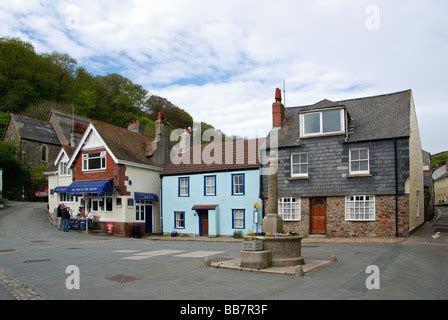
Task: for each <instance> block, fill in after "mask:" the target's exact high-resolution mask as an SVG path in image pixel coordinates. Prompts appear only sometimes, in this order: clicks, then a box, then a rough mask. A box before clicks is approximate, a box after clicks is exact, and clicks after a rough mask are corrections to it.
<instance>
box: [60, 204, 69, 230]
mask: <svg viewBox="0 0 448 320" xmlns="http://www.w3.org/2000/svg"><path fill="white" fill-rule="evenodd" d="M62 221H63V223H62V224H63V231H64V232H68V225H69V223H70V212H69V211H68V208H67V207H66V206H64V207H63V208H62Z"/></svg>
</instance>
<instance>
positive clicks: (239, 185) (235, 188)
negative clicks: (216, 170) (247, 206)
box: [232, 173, 244, 196]
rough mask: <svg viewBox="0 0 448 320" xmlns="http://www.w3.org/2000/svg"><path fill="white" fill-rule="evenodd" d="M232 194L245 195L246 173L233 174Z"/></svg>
mask: <svg viewBox="0 0 448 320" xmlns="http://www.w3.org/2000/svg"><path fill="white" fill-rule="evenodd" d="M232 195H236V196H241V195H244V174H240V173H238V174H232Z"/></svg>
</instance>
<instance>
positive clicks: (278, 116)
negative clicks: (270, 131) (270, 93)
mask: <svg viewBox="0 0 448 320" xmlns="http://www.w3.org/2000/svg"><path fill="white" fill-rule="evenodd" d="M284 120H285V106H284V105H283V104H282V92H281V91H280V89H279V88H276V89H275V102H274V103H273V104H272V127H274V128H280V127H281V126H282V124H283V121H284Z"/></svg>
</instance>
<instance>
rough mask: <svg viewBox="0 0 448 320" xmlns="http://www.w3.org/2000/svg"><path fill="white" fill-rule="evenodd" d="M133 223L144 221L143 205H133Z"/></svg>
mask: <svg viewBox="0 0 448 320" xmlns="http://www.w3.org/2000/svg"><path fill="white" fill-rule="evenodd" d="M135 221H145V205H142V204H139V203H137V204H136V205H135Z"/></svg>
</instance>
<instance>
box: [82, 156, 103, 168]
mask: <svg viewBox="0 0 448 320" xmlns="http://www.w3.org/2000/svg"><path fill="white" fill-rule="evenodd" d="M104 169H106V151H102V152H98V153H85V154H83V155H82V171H95V170H104Z"/></svg>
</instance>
